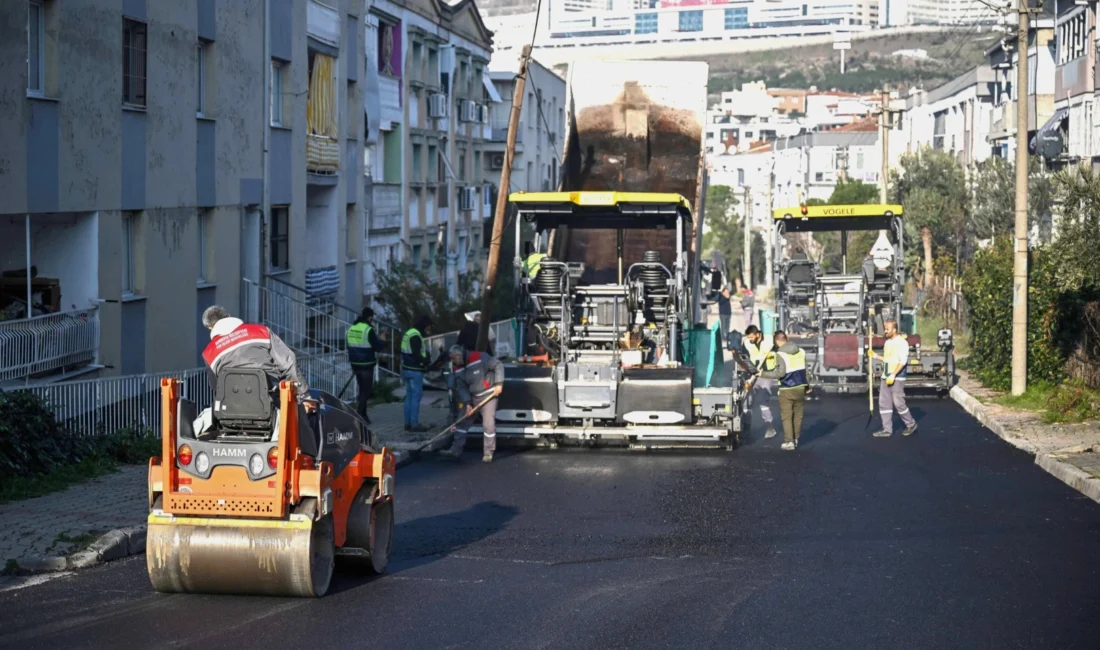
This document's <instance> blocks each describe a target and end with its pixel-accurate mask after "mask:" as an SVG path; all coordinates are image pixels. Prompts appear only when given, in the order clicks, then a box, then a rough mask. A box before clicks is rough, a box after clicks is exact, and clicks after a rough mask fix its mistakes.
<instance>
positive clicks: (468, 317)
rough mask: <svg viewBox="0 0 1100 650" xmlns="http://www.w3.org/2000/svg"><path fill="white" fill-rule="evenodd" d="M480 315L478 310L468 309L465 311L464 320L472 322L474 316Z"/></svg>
mask: <svg viewBox="0 0 1100 650" xmlns="http://www.w3.org/2000/svg"><path fill="white" fill-rule="evenodd" d="M480 315H481V312H480V311H468V312H466V320H468V321H470V322H473V321H474V319H475V318H477V317H478V316H480Z"/></svg>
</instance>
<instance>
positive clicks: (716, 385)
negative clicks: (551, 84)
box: [496, 61, 748, 448]
mask: <svg viewBox="0 0 1100 650" xmlns="http://www.w3.org/2000/svg"><path fill="white" fill-rule="evenodd" d="M707 74H708V68H707V65H706V64H704V63H694V62H687V63H684V62H654V61H645V62H639V61H619V62H599V63H596V62H585V63H583V64H575V65H573V66H571V68H570V74H569V82H568V89H569V94H568V99H567V105H568V107H569V118H568V120H567V133H568V135H567V140H566V143H565V147H564V151H563V156H562V176H561V178H562V183H561V188H560V190H561V191H558V192H542V193H515V194H512V195H510V197H509V201H510V202H511V209H512V210H513V211H514V214H515V215H516V216H517V218H516V219H515V224H516V230H515V233H514V236H515V242H516V251H517V252H518V251H521V250H522V247H521V231H522V230H523V229H524V224H527V225H529V226H530V227H531V228H532V229H533V230H534V231H535V233H536V235H535V240H534V242H533V247H531V244H532V242H527V244H528V246H529V247H530V249H529V250H526V251H523V256H522V257H521V256H520V255H517V257H516V259H515V264H516V269H517V273H516V277H517V281H516V285H515V287H514V289H515V292H516V298H517V311H518V318H517V321H518V323H519V324H520V337H519V341H520V349H519V351H518V352H519V356H518V358H517V359H516V360H515V361H514V362H513V363H510V364H508V365H507V366H506V367H505V384H504V392H503V394H502V395H501V397H500V404H499V406H498V409H497V414H496V417H497V435H499V436H504V437H507V436H522V437H525V438H535V439H544V440H548V441H550V442H551V443H552V444H566V443H569V442H578V441H579V442H582V443H584V444H590V445H596V444H601V445H602V444H614V445H625V446H631V447H642V448H652V447H664V446H708V447H709V446H720V447H727V448H732V447H734V446H735V445H736V444H737V441H738V437H739V433H740V431H741V430H742V429H743V428H745V426H746V425H747V415H746V413H745V411H746V409H745V403H746V399H745V395H744V380H746V379H747V378H748V374H747V366H745V365H744V364H743V363H741V364H739V363H738V362H737V360H738V358H736V355H735V361H734V362H733V363H729V362H724V361H723V351H722V349H721V341H722V340H723V339H724V336H720V335H719V333H718V330H717V329H716V328H715V329H708V328H706V327H705V325H704V324H703V322H702V321H703V316H702V312H701V309H700V304H699V298H700V296H699V293H700V291H699V287H700V277H699V269H698V267H699V265H698V263H697V258H698V251H699V246H700V241H701V235H702V218H703V198H704V195H705V166H704V165H705V162H704V155H703V153H704V152H703V144H704V143H703V140H704V114H705V109H706V94H707V90H706V86H707ZM535 249H537V251H536V250H535ZM531 253H534V254H536V255H543V254H545V257H542V258H541V259H540V260H539V261H538V264H537V265H534V264H530V265H529V264H527V263H525V261H527V260H532V261H533V260H534V259H536V258H532V257H531V256H530V255H531Z"/></svg>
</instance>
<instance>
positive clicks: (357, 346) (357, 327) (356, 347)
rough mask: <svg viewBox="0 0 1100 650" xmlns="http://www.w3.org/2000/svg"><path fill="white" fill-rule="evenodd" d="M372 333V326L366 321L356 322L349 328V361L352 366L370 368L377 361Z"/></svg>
mask: <svg viewBox="0 0 1100 650" xmlns="http://www.w3.org/2000/svg"><path fill="white" fill-rule="evenodd" d="M370 333H371V326H370V325H368V324H366V323H356V324H354V325H352V326H351V327H350V328H348V362H350V363H351V366H352V368H369V367H371V366H373V365H374V364H375V363H376V362H377V360H376V359H375V358H374V348H373V347H371V344H370Z"/></svg>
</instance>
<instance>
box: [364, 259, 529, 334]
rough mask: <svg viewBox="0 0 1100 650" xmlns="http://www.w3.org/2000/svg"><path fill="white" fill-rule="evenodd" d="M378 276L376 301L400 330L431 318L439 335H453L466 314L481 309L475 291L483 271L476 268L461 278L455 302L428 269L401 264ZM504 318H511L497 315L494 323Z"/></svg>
mask: <svg viewBox="0 0 1100 650" xmlns="http://www.w3.org/2000/svg"><path fill="white" fill-rule="evenodd" d="M502 266H503V265H502ZM375 276H376V281H377V284H378V293H377V295H376V296H375V300H377V301H378V303H379V304H381V305H382V307H383V308H384V309H385V311H386V313H387V314H388V315H389V316H390V317H391V318H393V319H394V321H396V324H397V326H398V327H399V328H405V327H411V326H412V324H413V323H414V322H416V319H417V318H419V317H420V316H423V315H428V316H431V318H432V321H433V325H432V328H433V329H434V330H435V332H437V333H440V332H452V331H455V330H458V329H461V327H462V325H463V324H465V323H466V317H465V315H464V314H465V313H466V312H468V311H474V310H477V309H480V307H481V297H480V294H478V293H477V292H475V291H474V287H475V285H477V284H480V280H481V270H480V269H479V268H477V267H476V266H475V268H474V269H473V270H472V271H471V272H468V273H460V274H458V287H457V291H456V298H454V299H452V298H450V297H449V296H448V295H447V288H446V286H444V284H443V283H442V282H439V281H438V280H437V279H436V278H435V277H433V276H431V275H429V274H428V272H427V270H426V269H423V268H418V267H416V266H414V265H413V264H411V263H409V262H398V263H396V264H394V265H392V266H391V267H390V269H389V270H385V271H384V270H378V271H377V272H376V274H375ZM508 293H510V291H509V292H508ZM501 318H508V315H497V314H494V315H493V320H500V319H501Z"/></svg>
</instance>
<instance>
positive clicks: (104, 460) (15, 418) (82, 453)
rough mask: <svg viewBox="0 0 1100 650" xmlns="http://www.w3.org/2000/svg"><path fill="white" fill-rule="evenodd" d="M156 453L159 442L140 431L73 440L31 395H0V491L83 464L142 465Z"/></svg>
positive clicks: (41, 401)
mask: <svg viewBox="0 0 1100 650" xmlns="http://www.w3.org/2000/svg"><path fill="white" fill-rule="evenodd" d="M159 450H160V440H159V439H158V438H157V437H156V436H152V435H149V434H148V433H147V432H144V431H140V430H130V429H127V430H123V431H116V432H113V433H110V434H101V435H95V436H81V435H77V434H75V433H73V432H71V431H68V430H67V429H65V428H64V427H62V426H61V425H60V424H58V422H57V420H56V419H55V418H54V416H53V411H52V410H51V409H50V408H49V405H48V404H47V403H46V402H45V400H43V399H42V398H40V397H38V396H37V395H35V394H34V393H31V392H28V391H18V390H16V391H5V392H0V490H2V489H3V488H5V487H7V486H9V484H10V483H12V482H13V480H16V479H25V478H34V477H44V476H49V475H51V474H53V473H55V472H58V471H59V470H62V469H64V468H67V467H71V466H74V465H77V464H80V463H85V462H87V461H95V462H96V463H97V464H98V465H101V466H102V465H106V466H111V465H114V464H115V463H139V464H140V463H145V462H147V461H148V459H149V458H150V457H151V456H155V455H157V454H158V452H159Z"/></svg>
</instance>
